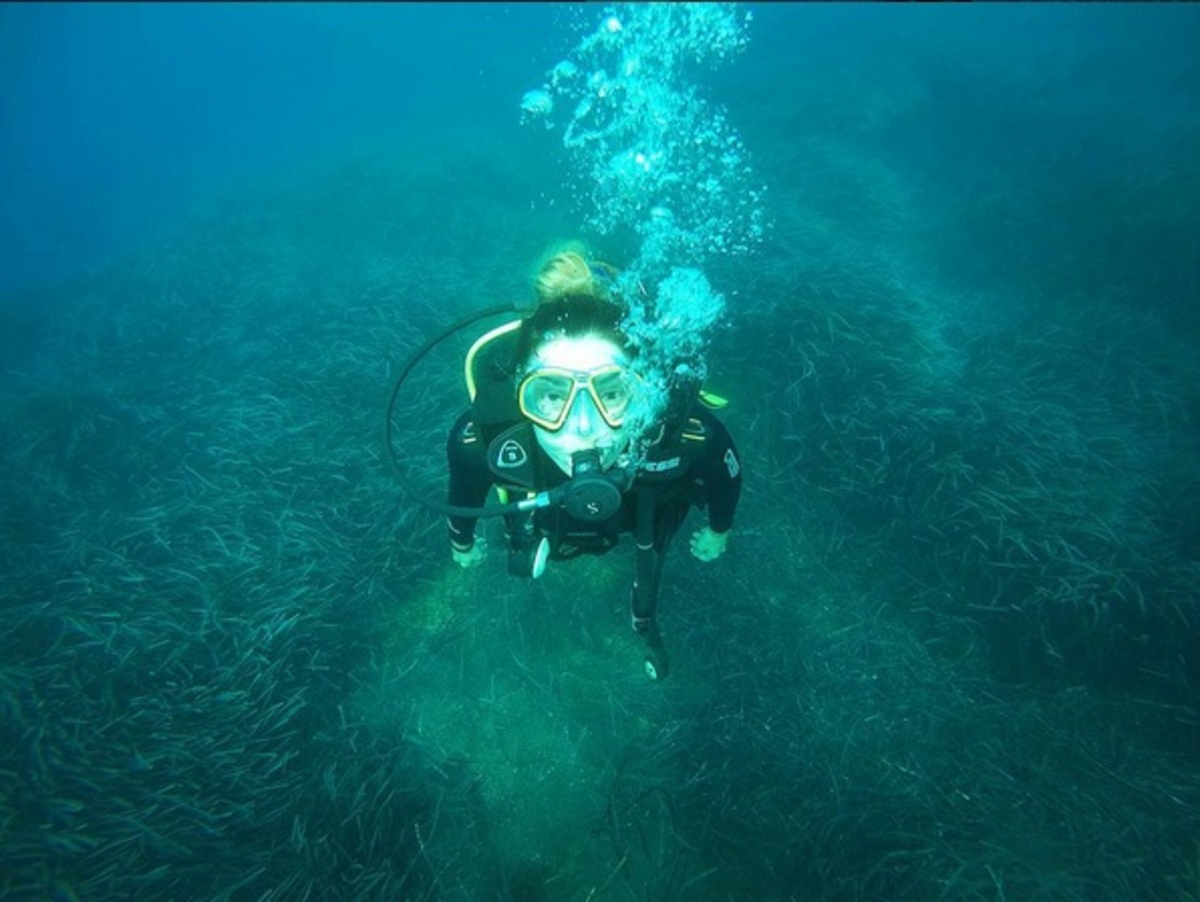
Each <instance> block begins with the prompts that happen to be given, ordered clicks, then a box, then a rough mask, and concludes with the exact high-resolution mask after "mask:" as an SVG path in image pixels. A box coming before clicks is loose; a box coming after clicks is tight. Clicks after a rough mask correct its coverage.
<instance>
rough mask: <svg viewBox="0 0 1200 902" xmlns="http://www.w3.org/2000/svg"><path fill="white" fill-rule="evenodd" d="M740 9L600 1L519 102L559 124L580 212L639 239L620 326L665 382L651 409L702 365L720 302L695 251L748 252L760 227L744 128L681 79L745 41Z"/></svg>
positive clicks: (602, 229)
mask: <svg viewBox="0 0 1200 902" xmlns="http://www.w3.org/2000/svg"><path fill="white" fill-rule="evenodd" d="M750 21H751V14H750V13H749V12H743V11H741V10H740V9H739V8H738V6H737V4H725V3H712V4H710V3H646V4H640V3H633V4H619V5H615V6H612V7H608V8H606V9H605V10H604V11H603V13H602V14H601V16H600V17H599V20H598V22H597V24H596V25H595V26H594V27H593V28H592V29H591V30H590V31H589V32H588V33H586V34H585V35H584V36H583V37H582V38H581V40H580V41H579V43H578V45H577V46H576V48H575V50H574V51H573V52H572V54H571V58H570V59H568V60H564V61H562V62H560V63H558V64H557V65H555V66H554V67H553V68H552V69H551V70H550V71H549V72H548V73H547V76H546V81H545V83H544V84H543V85H542V86H541V88H539V89H537V90H534V91H530V92H528V93H527V94H526V95H525V98H524V100H523V101H522V111H523V116H524V117H525V119H526V120H529V119H540V120H542V121H543V122H544V123H545V125H546V126H547V128H551V129H558V128H560V127H561V130H562V143H563V146H564V147H565V148H566V149H567V151H568V153H569V154H570V156H571V159H572V161H573V162H574V164H575V168H576V171H577V175H578V178H579V184H578V185H576V186H574V188H575V193H576V195H577V196H581V197H583V198H585V201H586V208H585V222H584V225H585V226H586V227H588V228H590V229H592V230H594V231H595V232H597V233H599V234H601V235H605V234H609V233H612V232H614V231H616V230H630V231H631V232H632V233H633V234H635V235H636V236H637V237H638V239H639V251H638V253H637V255H636V257H635V259H634V260H633V261H632V263H630V265H629V266H628V267H627V269H626V270H625V273H624V276H623V277H622V278H623V281H624V283H625V284H624V285H623V288H624V296H625V298H626V299H627V300H628V301H629V302H630V306H631V310H630V314H629V317H628V319H627V321H626V323H625V326H626V331H627V332H628V333H629V334H630V337H631V339H632V340H633V341H634V342H635V344H637V345H638V347H639V352H640V354H639V356H640V359H641V361H642V365H643V366H645V367H646V368H647V370H648V372H649V374H650V376H651V378H652V383H653V384H654V385H655V387H656V388H658V389H660V391H661V393H662V394H663V397H659V398H657V399H656V400H655V402H654V403H653V404H652V405H651V407H652V408H655V409H660V408H661V406H662V405H663V404H665V392H666V390H667V386H668V385H670V384H671V383H672V381H673V380H675V379H676V378H677V377H678V376H679V375H681V374H682V373H686V374H687V375H694V376H696V377H698V378H703V375H704V368H705V367H704V352H705V348H706V344H707V335H708V333H709V332H710V330H711V328H712V326H713V325H714V324H715V323H716V321H717V320H718V319H719V318H720V316H721V314H722V312H723V309H724V299H723V297H722V296H721V295H720V294H717V293H716V292H714V291H713V289H712V287H711V286H710V285H709V283H708V280H707V279H706V278H705V277H704V275H703V272H702V271H701V270H702V267H703V265H704V263H705V261H706V260H708V259H710V258H711V257H712V256H713V255H721V254H739V253H745V252H747V251H750V250H751V249H753V248H754V247H756V246H757V245H758V244H759V243H760V242H761V241H762V238H763V234H764V212H763V190H764V189H763V188H762V187H761V185H759V184H758V183H756V182H755V181H754V173H753V170H752V168H751V166H750V161H749V155H748V153H747V151H746V147H745V145H744V143H743V141H742V139H741V136H740V135H738V134H737V132H736V131H735V130H734V128H733V127H732V126H731V125H730V124H729V122H728V120H727V119H726V117H725V114H724V112H723V111H722V110H720V109H719V108H717V107H715V106H714V105H713V104H711V103H709V102H708V101H706V100H705V99H704V98H703V97H702V96H700V93H699V92H698V90H697V88H696V87H695V86H694V85H693V84H692V80H693V78H694V77H695V76H696V75H697V74H701V73H702V72H703V71H704V70H705V69H706V68H707V69H711V68H715V67H717V66H719V65H721V64H723V63H725V62H726V61H728V60H730V59H732V58H734V57H736V56H737V55H738V54H740V53H741V52H742V51H743V50H744V49H745V47H746V44H747V42H748V36H747V31H748V26H749V23H750ZM642 286H645V287H647V288H649V289H650V290H649V291H642V290H641V289H642Z"/></svg>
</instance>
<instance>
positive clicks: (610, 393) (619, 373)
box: [517, 364, 637, 432]
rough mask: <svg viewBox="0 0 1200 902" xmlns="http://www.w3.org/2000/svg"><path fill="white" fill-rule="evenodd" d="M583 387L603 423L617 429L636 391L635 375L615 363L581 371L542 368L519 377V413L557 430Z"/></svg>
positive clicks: (548, 428) (552, 429)
mask: <svg viewBox="0 0 1200 902" xmlns="http://www.w3.org/2000/svg"><path fill="white" fill-rule="evenodd" d="M584 390H586V391H587V393H588V394H589V395H590V396H591V399H592V402H593V403H594V404H595V406H596V412H597V413H599V414H600V416H601V417H602V418H603V419H604V422H606V423H607V424H608V425H609V426H611V427H612V428H613V429H619V428H620V427H621V424H622V423H623V422H624V421H625V415H626V413H627V412H628V411H629V405H630V403H631V402H632V401H633V397H634V394H635V393H636V390H637V377H636V376H634V375H633V374H632V373H630V372H629V371H628V370H627V369H626V368H625V367H623V366H619V365H617V364H606V365H604V366H600V367H597V368H596V369H592V370H584V371H579V370H568V369H559V368H557V367H545V368H543V369H539V370H534V371H533V372H532V373H530V374H529V375H528V376H526V377H525V378H524V379H523V380H522V382H521V385H520V387H519V388H518V389H517V400H518V403H519V405H520V408H521V413H522V414H524V415H525V416H526V417H527V418H528V419H529V420H531V421H533V422H534V423H536V424H537V425H539V426H541V427H542V428H543V429H547V430H549V431H550V432H557V431H558V430H559V429H562V427H563V424H564V423H566V422H567V417H568V415H569V414H570V413H571V407H572V406H573V405H574V403H575V399H576V397H577V396H578V395H579V392H580V391H584Z"/></svg>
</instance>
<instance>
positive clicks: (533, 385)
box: [521, 373, 575, 429]
mask: <svg viewBox="0 0 1200 902" xmlns="http://www.w3.org/2000/svg"><path fill="white" fill-rule="evenodd" d="M574 390H575V380H574V379H573V378H571V377H570V376H562V375H557V374H552V373H535V374H534V375H532V376H530V377H529V378H528V379H526V380H525V385H524V387H523V388H522V389H521V411H522V413H524V414H525V416H527V417H529V418H530V419H531V420H533V421H534V422H535V423H539V424H540V425H542V426H545V427H546V428H548V429H557V428H558V427H559V426H561V425H562V423H563V420H565V419H566V417H567V410H568V407H569V405H570V403H571V396H572V395H573V394H574Z"/></svg>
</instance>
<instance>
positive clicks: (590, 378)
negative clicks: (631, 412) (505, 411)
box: [520, 336, 631, 476]
mask: <svg viewBox="0 0 1200 902" xmlns="http://www.w3.org/2000/svg"><path fill="white" fill-rule="evenodd" d="M628 363H629V360H628V359H627V358H626V356H625V355H624V354H623V353H622V351H621V349H620V348H619V347H618V346H617V345H616V344H614V343H613V342H611V341H609V340H608V339H606V338H599V337H597V336H583V337H578V338H565V337H564V338H555V339H552V340H551V341H548V342H546V343H545V344H543V345H542V346H541V347H540V348H538V350H537V351H536V352H535V353H534V355H533V360H532V361H531V362H530V367H529V371H528V373H527V375H526V377H525V379H524V380H522V383H521V389H520V392H521V407H522V411H523V412H524V413H525V415H526V416H527V417H529V419H530V420H531V421H532V422H533V431H534V434H535V436H536V437H537V441H538V444H539V445H541V447H542V450H543V451H545V452H546V454H547V455H548V456H549V457H550V459H551V460H553V461H554V463H555V464H557V465H558V468H559V469H560V470H562V471H563V472H564V473H566V474H567V475H568V476H570V475H571V456H572V455H573V454H575V453H577V452H579V451H586V450H589V449H591V448H596V449H598V450H599V451H600V465H601V466H602V467H603V468H605V469H607V468H608V467H611V466H612V465H613V464H614V463H615V462H616V460H617V457H618V456H620V454H621V452H623V451H624V450H625V449H626V448H627V447H628V446H629V436H628V435H627V434H626V433H625V431H624V429H623V428H622V427H621V425H620V424H621V422H622V419H623V416H624V413H625V409H626V407H627V406H628V404H629V401H630V399H631V389H630V379H631V377H630V376H629V375H628V373H627V370H626V367H627V366H628ZM598 401H599V403H597V402H598ZM613 423H616V424H617V425H613Z"/></svg>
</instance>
